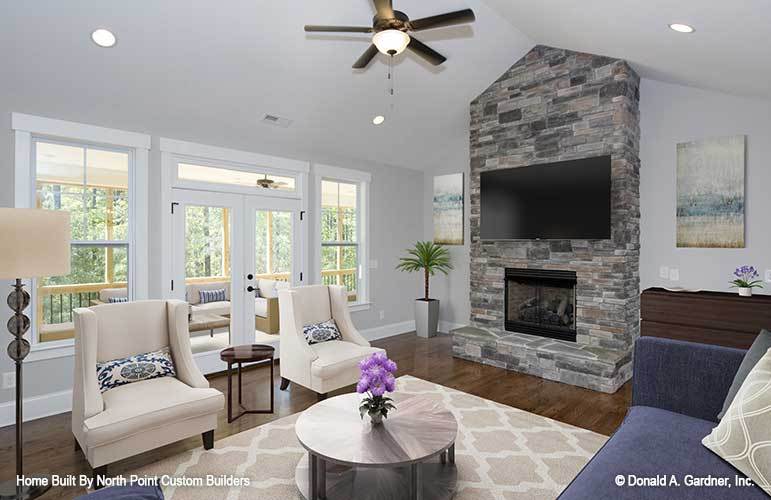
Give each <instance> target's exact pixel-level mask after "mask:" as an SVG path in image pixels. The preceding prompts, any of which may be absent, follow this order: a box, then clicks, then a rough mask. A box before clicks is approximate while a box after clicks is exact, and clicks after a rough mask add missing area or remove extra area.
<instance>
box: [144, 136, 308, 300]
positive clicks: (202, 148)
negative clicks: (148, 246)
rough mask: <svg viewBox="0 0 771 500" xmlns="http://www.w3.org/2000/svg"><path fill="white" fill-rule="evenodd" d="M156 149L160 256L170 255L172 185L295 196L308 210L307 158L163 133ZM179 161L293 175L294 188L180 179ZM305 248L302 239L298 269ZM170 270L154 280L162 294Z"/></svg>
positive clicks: (170, 276) (166, 291)
mask: <svg viewBox="0 0 771 500" xmlns="http://www.w3.org/2000/svg"><path fill="white" fill-rule="evenodd" d="M159 149H160V151H161V207H160V210H161V212H160V214H158V215H159V216H160V218H161V233H162V234H161V255H163V256H164V257H163V258H164V259H166V258H172V257H171V256H172V255H173V241H172V240H173V236H172V235H173V221H172V215H171V210H170V206H171V202H172V198H173V189H174V188H183V189H198V190H203V191H217V192H224V193H236V194H238V193H241V194H246V195H259V196H265V197H275V198H293V199H299V200H300V204H301V207H302V208H301V210H302V211H303V212H305V213H308V196H307V194H308V172H310V163H309V162H307V161H303V160H294V159H291V158H283V157H280V156H270V155H264V154H260V153H254V152H251V151H240V150H237V149H229V148H223V147H219V146H210V145H207V144H198V143H195V142H187V141H180V140H177V139H169V138H166V137H161V138H160V140H159ZM180 161H184V162H188V163H200V164H202V165H206V166H213V167H219V168H235V169H238V170H244V171H247V172H255V171H258V172H260V173H268V174H276V175H285V176H293V177H294V178H295V190H294V191H285V192H281V191H279V190H274V191H269V190H267V189H266V190H260V191H259V192H255V190H254V189H252V188H248V187H244V186H236V185H226V184H212V183H206V182H193V181H185V180H180V179H178V178H177V164H178V163H179V162H180ZM307 233H308V231H307V229H306V230H305V231H303V232H302V237H303V238H305V241H308V234H307ZM305 248H306V247H305V246H304V243H303V247H302V251H301V257H300V262H298V263H297V266H298V268H299V269H300V270H304V269H308V254H307V252H306V250H305ZM173 274H174V273H173V269H172V266H169V265H163V266H161V273H160V276H159V277H158V280H159V285H160V290H161V294H162V296H163V297H164V298H166V297H171V296H172V295H173V292H172V291H171V286H170V284H171V280H172V279H173Z"/></svg>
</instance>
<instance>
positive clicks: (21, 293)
mask: <svg viewBox="0 0 771 500" xmlns="http://www.w3.org/2000/svg"><path fill="white" fill-rule="evenodd" d="M69 272H70V214H69V212H61V211H54V210H37V209H27V208H0V279H4V280H15V284H14V285H13V291H11V293H10V295H8V307H10V308H11V310H13V312H14V314H13V316H11V319H9V320H8V330H9V331H10V332H11V335H12V336H13V337H14V339H13V340H12V341H11V343H10V344H8V356H10V357H11V359H12V360H13V361H14V363H15V364H16V478H17V479H18V478H20V477H21V476H23V475H24V472H23V468H22V458H23V456H24V453H23V440H22V432H21V431H22V421H23V419H22V403H23V398H22V389H23V387H22V377H21V375H22V369H21V368H22V362H23V361H24V358H26V357H27V354H29V349H30V346H29V342H28V341H27V339H25V338H24V334H25V333H26V332H27V330H29V326H30V320H29V318H28V317H27V316H25V315H24V313H23V311H24V309H26V308H27V306H28V305H29V300H30V298H29V293H27V291H26V290H24V284H23V283H22V281H21V279H22V278H43V277H49V276H62V275H66V274H69ZM26 477H32V476H26ZM49 484H50V483H49ZM49 488H50V485H32V486H24V485H20V484H17V481H16V480H11V481H5V482H3V483H1V484H0V499H3V500H4V499H11V498H13V499H31V498H36V497H39V496H40V495H42V494H43V493H45V492H46V491H48V489H49Z"/></svg>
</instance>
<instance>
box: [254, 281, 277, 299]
mask: <svg viewBox="0 0 771 500" xmlns="http://www.w3.org/2000/svg"><path fill="white" fill-rule="evenodd" d="M257 288H258V289H259V292H260V297H264V298H266V299H273V298H276V297H278V290H276V281H275V280H266V279H260V280H258V281H257Z"/></svg>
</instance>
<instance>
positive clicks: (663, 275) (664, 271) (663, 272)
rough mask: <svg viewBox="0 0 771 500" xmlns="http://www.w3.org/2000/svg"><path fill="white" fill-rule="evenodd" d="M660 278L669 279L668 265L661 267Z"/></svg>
mask: <svg viewBox="0 0 771 500" xmlns="http://www.w3.org/2000/svg"><path fill="white" fill-rule="evenodd" d="M659 278H662V279H665V280H668V279H669V268H668V267H667V266H661V267H660V268H659Z"/></svg>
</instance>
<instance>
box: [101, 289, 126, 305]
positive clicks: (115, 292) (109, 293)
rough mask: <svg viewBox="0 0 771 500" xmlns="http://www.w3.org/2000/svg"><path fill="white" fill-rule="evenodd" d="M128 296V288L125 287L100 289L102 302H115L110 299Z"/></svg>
mask: <svg viewBox="0 0 771 500" xmlns="http://www.w3.org/2000/svg"><path fill="white" fill-rule="evenodd" d="M118 297H120V298H123V297H126V298H128V290H127V289H125V288H102V289H101V290H99V300H101V301H102V302H107V303H110V302H113V301H111V300H110V299H112V298H118Z"/></svg>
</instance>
